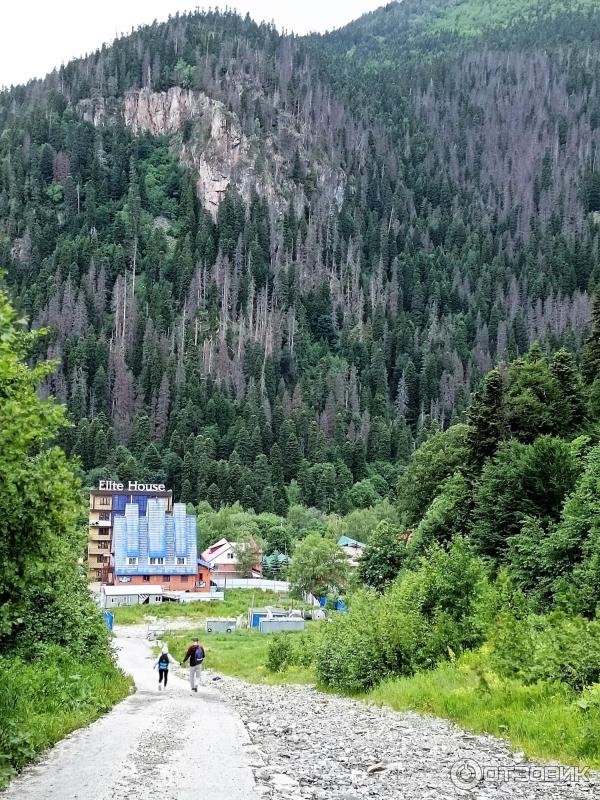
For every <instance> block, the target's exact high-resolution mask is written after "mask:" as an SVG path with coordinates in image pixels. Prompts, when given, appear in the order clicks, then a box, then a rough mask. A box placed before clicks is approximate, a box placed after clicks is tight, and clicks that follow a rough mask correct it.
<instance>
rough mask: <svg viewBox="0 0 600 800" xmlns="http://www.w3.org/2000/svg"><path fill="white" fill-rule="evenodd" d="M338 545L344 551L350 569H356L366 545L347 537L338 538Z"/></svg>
mask: <svg viewBox="0 0 600 800" xmlns="http://www.w3.org/2000/svg"><path fill="white" fill-rule="evenodd" d="M338 545H339V546H340V547H341V548H342V550H343V551H344V553H345V555H346V558H347V559H348V561H349V562H350V565H351V566H352V567H357V566H358V562H359V560H360V557H361V556H362V554H363V552H364V549H365V547H366V544H363V543H362V542H358V541H357V540H356V539H351V538H350V537H349V536H340V538H339V539H338Z"/></svg>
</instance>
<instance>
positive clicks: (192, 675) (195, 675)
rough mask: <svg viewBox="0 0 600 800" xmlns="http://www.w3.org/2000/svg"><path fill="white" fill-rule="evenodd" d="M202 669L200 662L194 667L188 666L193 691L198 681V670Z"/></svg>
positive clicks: (196, 689) (196, 687)
mask: <svg viewBox="0 0 600 800" xmlns="http://www.w3.org/2000/svg"><path fill="white" fill-rule="evenodd" d="M201 669H202V665H201V664H196V665H195V666H194V667H190V688H191V690H192V691H193V692H197V691H198V684H199V683H200V670H201Z"/></svg>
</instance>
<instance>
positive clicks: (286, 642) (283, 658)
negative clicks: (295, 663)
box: [266, 633, 293, 672]
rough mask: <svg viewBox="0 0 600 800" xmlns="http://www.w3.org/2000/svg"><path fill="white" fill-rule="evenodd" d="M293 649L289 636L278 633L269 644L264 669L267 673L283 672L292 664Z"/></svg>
mask: <svg viewBox="0 0 600 800" xmlns="http://www.w3.org/2000/svg"><path fill="white" fill-rule="evenodd" d="M292 654H293V647H292V642H291V640H290V637H289V636H286V634H285V633H280V634H277V635H276V636H274V637H273V638H272V639H271V641H270V642H269V650H268V653H267V662H266V667H267V669H268V670H269V672H283V671H284V669H285V668H286V667H287V666H289V665H290V664H291V662H292Z"/></svg>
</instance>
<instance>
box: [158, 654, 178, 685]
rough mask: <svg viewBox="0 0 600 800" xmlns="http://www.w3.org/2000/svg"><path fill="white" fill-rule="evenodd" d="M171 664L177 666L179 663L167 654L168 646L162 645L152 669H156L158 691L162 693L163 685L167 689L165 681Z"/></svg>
mask: <svg viewBox="0 0 600 800" xmlns="http://www.w3.org/2000/svg"><path fill="white" fill-rule="evenodd" d="M171 664H175V666H176V667H178V666H179V661H175V659H174V658H173V656H172V655H171V653H169V645H167V644H165V645H163V648H162V650H161V652H160V655H159V657H158V658H157V659H156V661H155V662H154V669H156V667H158V691H159V692H160V691H162V688H163V684H164V687H165V689H166V688H167V679H168V677H169V667H170V665H171Z"/></svg>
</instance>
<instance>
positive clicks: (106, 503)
mask: <svg viewBox="0 0 600 800" xmlns="http://www.w3.org/2000/svg"><path fill="white" fill-rule="evenodd" d="M100 505H101V506H109V505H110V497H105V496H103V497H101V498H100Z"/></svg>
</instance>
